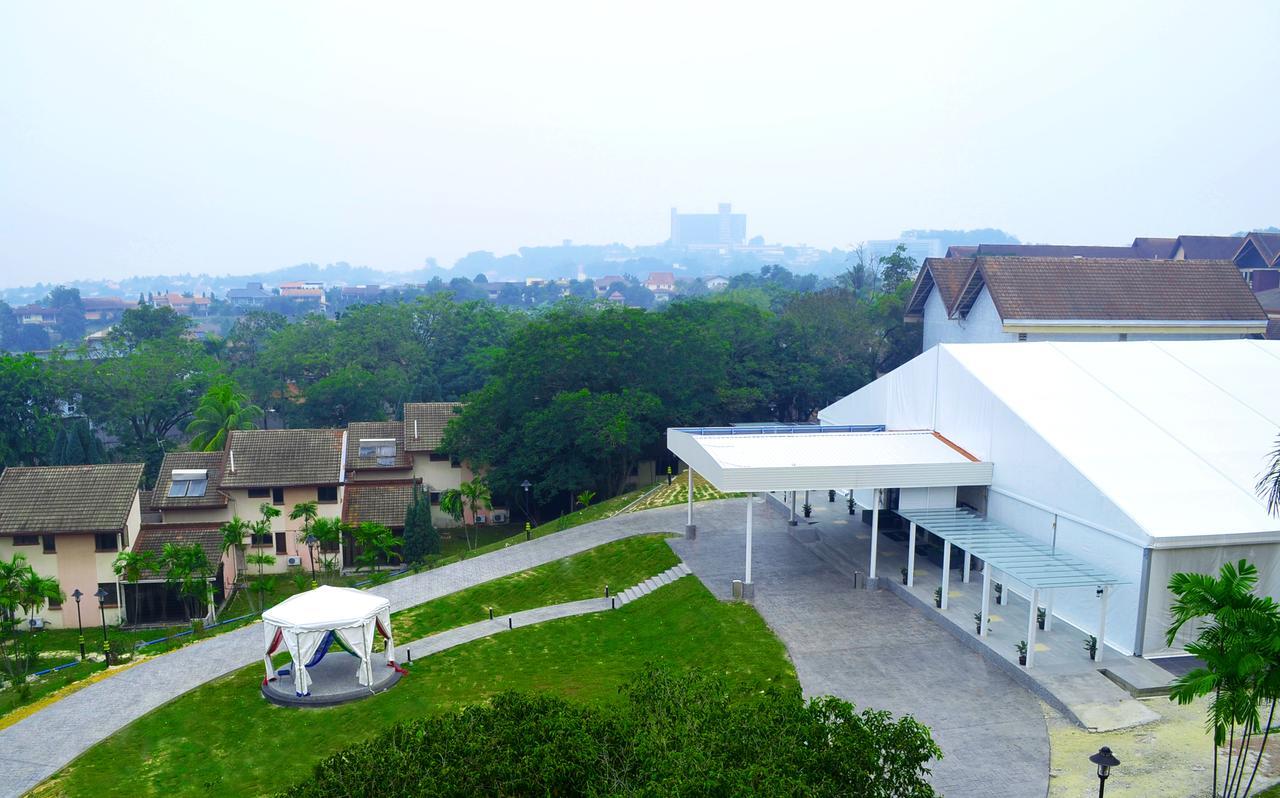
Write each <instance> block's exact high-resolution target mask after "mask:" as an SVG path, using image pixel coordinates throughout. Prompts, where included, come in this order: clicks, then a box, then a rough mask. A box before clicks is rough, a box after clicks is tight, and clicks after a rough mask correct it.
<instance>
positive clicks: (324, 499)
mask: <svg viewBox="0 0 1280 798" xmlns="http://www.w3.org/2000/svg"><path fill="white" fill-rule="evenodd" d="M316 501H318V502H320V503H321V504H333V503H334V502H336V501H338V486H337V485H321V486H320V487H318V488H316Z"/></svg>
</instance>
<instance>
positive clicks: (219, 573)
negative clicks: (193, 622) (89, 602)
mask: <svg viewBox="0 0 1280 798" xmlns="http://www.w3.org/2000/svg"><path fill="white" fill-rule="evenodd" d="M168 545H173V546H192V545H195V546H199V547H200V550H201V551H203V552H204V556H205V559H206V560H207V561H208V562H209V566H210V573H209V589H210V592H211V594H212V598H213V603H214V606H217V604H219V603H221V601H222V599H223V596H224V595H225V585H226V580H229V579H230V578H231V577H232V576H233V575H232V574H227V573H226V569H227V567H228V563H227V562H226V561H224V558H223V553H222V530H221V528H220V526H219V525H217V524H147V525H144V526H143V527H142V529H141V531H139V533H138V539H137V541H136V542H135V543H134V546H133V551H134V553H137V554H145V555H149V556H150V557H151V559H152V561H153V562H159V561H160V560H161V558H162V557H163V554H164V550H165V546H168ZM139 577H140V578H139V579H138V580H137V581H136V582H129V581H122V582H121V583H120V585H119V590H120V595H121V596H122V597H123V598H122V601H121V604H122V606H123V608H124V610H125V613H126V615H128V616H129V618H130V623H135V624H152V623H186V622H187V621H189V620H190V619H191V618H193V617H195V618H199V617H205V616H206V615H207V613H208V612H209V605H208V602H207V601H202V600H199V599H196V598H193V597H184V596H182V595H181V594H180V593H179V592H178V590H177V589H176V588H175V587H174V586H173V585H171V584H169V583H168V581H167V580H166V579H165V573H164V570H163V569H145V570H143V571H142V572H141V573H140V574H139Z"/></svg>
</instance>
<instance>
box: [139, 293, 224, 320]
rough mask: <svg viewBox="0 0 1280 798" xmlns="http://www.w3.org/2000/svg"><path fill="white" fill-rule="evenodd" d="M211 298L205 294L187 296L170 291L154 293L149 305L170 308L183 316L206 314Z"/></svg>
mask: <svg viewBox="0 0 1280 798" xmlns="http://www.w3.org/2000/svg"><path fill="white" fill-rule="evenodd" d="M211 304H212V300H210V299H209V297H207V296H187V295H185V294H178V293H174V292H172V291H170V292H168V293H164V294H155V295H153V296H152V297H151V305H152V306H153V307H157V308H172V309H173V311H174V312H175V313H181V314H182V315H183V316H193V317H194V316H208V315H209V306H210V305H211Z"/></svg>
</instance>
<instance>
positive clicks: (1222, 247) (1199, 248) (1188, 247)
mask: <svg viewBox="0 0 1280 798" xmlns="http://www.w3.org/2000/svg"><path fill="white" fill-rule="evenodd" d="M1243 243H1244V238H1243V237H1239V236H1178V246H1177V247H1176V249H1175V251H1176V250H1177V249H1180V250H1182V257H1183V259H1185V260H1231V259H1232V258H1234V257H1235V255H1236V253H1237V252H1239V251H1240V245H1241V244H1243Z"/></svg>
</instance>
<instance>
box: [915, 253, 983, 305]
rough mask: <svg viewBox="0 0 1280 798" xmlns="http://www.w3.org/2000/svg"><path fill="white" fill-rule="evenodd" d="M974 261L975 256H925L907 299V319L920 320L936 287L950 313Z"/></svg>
mask: <svg viewBox="0 0 1280 798" xmlns="http://www.w3.org/2000/svg"><path fill="white" fill-rule="evenodd" d="M952 249H955V247H952ZM973 261H974V259H973V258H953V257H946V258H925V259H924V265H923V266H921V267H920V274H919V275H918V276H917V277H916V285H915V288H913V289H912V291H911V297H910V298H909V299H908V300H907V313H906V318H907V320H908V321H919V320H920V318H921V317H922V316H923V314H924V305H925V301H926V300H928V299H929V292H930V291H933V290H934V289H937V291H938V296H939V298H941V299H942V306H943V307H944V308H946V309H947V313H950V312H951V310H952V308H954V307H955V304H956V300H957V299H958V298H959V297H960V289H961V288H963V287H964V283H965V280H966V279H967V278H968V277H969V273H970V272H971V271H972V270H973Z"/></svg>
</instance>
